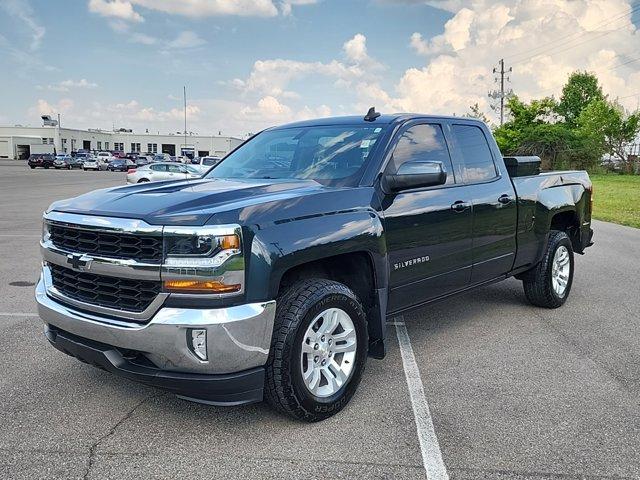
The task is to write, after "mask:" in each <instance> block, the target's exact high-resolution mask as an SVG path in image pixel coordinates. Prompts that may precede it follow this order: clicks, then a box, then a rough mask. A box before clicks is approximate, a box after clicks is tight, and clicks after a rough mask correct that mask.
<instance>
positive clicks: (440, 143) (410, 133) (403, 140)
mask: <svg viewBox="0 0 640 480" xmlns="http://www.w3.org/2000/svg"><path fill="white" fill-rule="evenodd" d="M414 160H422V161H427V162H441V163H442V166H443V167H444V170H445V171H446V172H447V182H446V183H447V184H450V183H455V178H454V174H453V166H452V165H451V157H450V155H449V149H448V148H447V143H446V142H445V139H444V134H443V133H442V127H441V126H440V125H437V124H426V123H424V124H419V125H414V126H412V127H410V128H408V129H407V130H405V132H404V133H403V134H402V135H401V137H400V139H399V140H398V143H397V144H396V147H395V149H394V151H393V157H391V161H390V162H389V166H388V167H387V169H388V171H390V172H397V171H398V168H400V166H401V165H402V164H403V163H405V162H410V161H414Z"/></svg>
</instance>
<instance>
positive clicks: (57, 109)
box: [28, 98, 75, 117]
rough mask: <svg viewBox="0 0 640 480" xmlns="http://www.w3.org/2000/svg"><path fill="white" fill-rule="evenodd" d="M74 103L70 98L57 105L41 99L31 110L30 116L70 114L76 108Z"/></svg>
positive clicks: (60, 101)
mask: <svg viewBox="0 0 640 480" xmlns="http://www.w3.org/2000/svg"><path fill="white" fill-rule="evenodd" d="M74 105H75V104H74V102H73V100H71V99H70V98H63V99H61V100H59V101H58V102H57V103H49V102H47V101H46V100H43V99H39V100H38V102H37V103H36V104H35V105H34V106H32V107H31V108H29V111H28V113H29V116H31V117H33V116H38V117H39V116H40V115H52V114H58V113H60V114H63V113H68V112H70V111H71V110H72V109H73V107H74Z"/></svg>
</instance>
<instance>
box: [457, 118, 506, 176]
mask: <svg viewBox="0 0 640 480" xmlns="http://www.w3.org/2000/svg"><path fill="white" fill-rule="evenodd" d="M451 133H452V135H453V140H454V142H455V146H456V149H457V151H458V154H459V156H460V160H461V165H460V168H461V170H462V176H463V179H464V181H465V183H481V182H488V181H491V180H493V179H495V178H497V177H498V171H497V169H496V165H495V162H494V160H493V155H492V154H491V149H490V148H489V142H487V138H486V137H485V135H484V132H483V131H482V129H481V128H480V127H478V126H476V125H455V124H454V125H452V126H451Z"/></svg>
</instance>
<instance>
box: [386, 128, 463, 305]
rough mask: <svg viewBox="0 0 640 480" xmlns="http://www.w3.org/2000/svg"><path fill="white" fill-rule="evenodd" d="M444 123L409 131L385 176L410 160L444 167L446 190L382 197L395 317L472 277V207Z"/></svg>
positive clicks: (428, 189)
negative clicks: (456, 168) (438, 163)
mask: <svg viewBox="0 0 640 480" xmlns="http://www.w3.org/2000/svg"><path fill="white" fill-rule="evenodd" d="M446 128H447V125H446V124H444V123H441V122H426V121H425V122H418V123H412V124H409V125H407V126H406V127H404V128H403V129H402V130H401V131H400V132H399V133H398V134H397V135H396V140H395V145H394V146H393V147H392V152H393V153H392V157H391V158H390V160H389V162H388V164H387V166H386V168H385V173H386V174H393V173H396V172H397V171H398V168H399V167H400V165H402V164H403V163H404V162H407V161H413V160H424V161H436V162H441V163H442V164H443V166H444V168H445V170H446V172H447V182H446V184H444V185H439V186H434V187H425V188H415V189H411V190H405V191H401V192H398V193H394V194H385V193H382V195H383V197H382V210H383V216H384V222H385V237H386V243H387V251H388V258H389V287H390V292H389V305H388V311H389V312H394V311H398V310H402V309H404V308H407V307H410V306H413V305H417V304H420V303H422V302H425V301H428V300H431V299H433V298H436V297H439V296H442V295H445V294H447V293H451V292H453V291H456V290H460V289H462V288H464V287H465V286H467V285H468V283H469V281H470V278H471V261H472V259H471V220H472V207H471V195H470V192H469V188H468V187H466V186H465V185H464V184H462V183H461V182H459V179H458V178H457V176H456V173H455V172H454V167H453V164H452V162H451V156H450V153H449V146H448V144H447V141H446V139H445V135H444V131H445V129H446Z"/></svg>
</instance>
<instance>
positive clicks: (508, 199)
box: [498, 193, 513, 205]
mask: <svg viewBox="0 0 640 480" xmlns="http://www.w3.org/2000/svg"><path fill="white" fill-rule="evenodd" d="M498 201H499V202H500V203H501V204H503V205H507V204H508V203H511V202H513V198H511V197H510V196H509V195H507V194H506V193H505V194H504V195H500V198H498Z"/></svg>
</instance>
